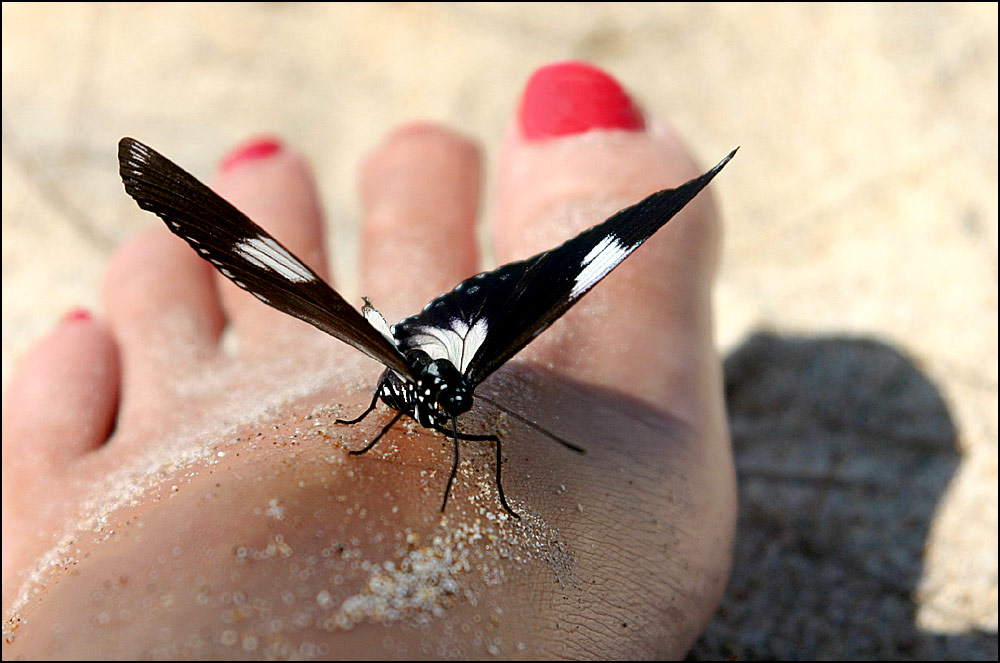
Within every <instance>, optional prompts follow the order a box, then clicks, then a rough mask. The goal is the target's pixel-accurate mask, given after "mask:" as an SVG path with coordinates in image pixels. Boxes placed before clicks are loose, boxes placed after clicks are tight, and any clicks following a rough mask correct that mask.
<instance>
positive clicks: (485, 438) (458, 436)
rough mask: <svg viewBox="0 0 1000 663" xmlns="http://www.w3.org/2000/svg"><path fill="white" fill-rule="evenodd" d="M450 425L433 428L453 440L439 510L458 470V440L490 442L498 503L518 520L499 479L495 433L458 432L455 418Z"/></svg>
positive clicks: (518, 517) (499, 453)
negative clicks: (495, 460)
mask: <svg viewBox="0 0 1000 663" xmlns="http://www.w3.org/2000/svg"><path fill="white" fill-rule="evenodd" d="M452 425H453V428H452V430H446V429H445V428H443V427H441V426H437V425H435V426H434V428H435V429H436V430H437V431H438V432H440V433H444V434H445V435H449V436H451V438H452V439H453V440H455V459H454V461H453V462H452V466H451V476H449V477H448V486H447V487H446V488H445V491H444V503H443V504H442V505H441V510H442V511H444V507H445V504H447V503H448V492H449V491H450V490H451V484H452V481H453V480H454V479H455V474H456V473H457V472H458V441H459V440H463V441H466V442H492V443H494V444H495V445H496V448H497V492H499V493H500V504H501V505H503V508H504V510H505V511H506V512H507V513H509V514H510V515H512V516H513V517H514V518H517V519H518V520H520V519H521V516H519V515H517V512H516V511H514V509H512V508H510V505H509V504H507V497H506V496H505V495H504V493H503V482H502V481H501V479H500V475H501V465H500V458H501V456H502V453H501V448H500V438H499V437H497V436H496V435H473V434H472V433H460V432H458V421H457V420H453V424H452Z"/></svg>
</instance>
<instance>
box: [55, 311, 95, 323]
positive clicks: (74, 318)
mask: <svg viewBox="0 0 1000 663" xmlns="http://www.w3.org/2000/svg"><path fill="white" fill-rule="evenodd" d="M93 317H94V316H93V315H91V313H90V311H88V310H87V309H85V308H75V309H73V310H72V311H70V312H69V313H67V314H66V315H64V316H63V317H62V320H60V322H61V323H62V324H64V325H66V324H70V323H73V322H87V321H88V320H90V319H92V318H93Z"/></svg>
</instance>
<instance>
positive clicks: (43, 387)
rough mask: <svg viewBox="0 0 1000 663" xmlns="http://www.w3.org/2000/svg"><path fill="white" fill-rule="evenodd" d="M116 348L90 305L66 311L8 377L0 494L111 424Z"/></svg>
mask: <svg viewBox="0 0 1000 663" xmlns="http://www.w3.org/2000/svg"><path fill="white" fill-rule="evenodd" d="M118 385H119V365H118V348H117V346H116V344H115V341H114V338H113V337H112V335H111V333H110V331H109V330H108V328H107V327H106V326H105V325H104V324H103V323H101V322H99V321H97V320H95V319H94V318H93V317H92V316H91V315H90V314H89V313H87V312H85V311H82V310H79V311H74V312H72V313H70V314H68V315H67V316H66V317H65V318H64V319H63V320H62V322H60V324H59V325H58V326H57V327H56V329H55V330H53V331H52V332H50V333H49V334H48V335H47V336H46V337H44V338H43V339H41V340H40V341H38V343H36V344H35V345H34V347H32V348H31V350H29V351H28V354H27V355H26V356H25V358H24V359H23V360H22V361H21V363H20V364H19V365H18V367H17V369H16V371H15V373H14V375H13V376H12V377H11V381H10V385H9V387H8V389H7V394H6V396H5V398H4V405H3V469H4V481H3V486H4V502H5V503H6V502H7V492H8V489H13V490H15V491H16V490H18V487H17V484H19V483H21V482H23V481H27V480H30V479H33V478H35V477H37V476H38V475H39V474H43V473H46V472H51V471H53V469H56V468H60V467H61V466H64V465H66V464H67V463H69V462H70V461H72V460H73V459H74V458H76V457H78V456H80V455H82V454H84V453H85V452H87V451H89V450H91V449H94V448H96V447H98V446H100V445H101V444H102V443H103V442H104V441H105V440H106V439H107V437H108V435H109V433H110V432H111V429H112V427H113V425H114V421H115V414H116V408H117V403H118Z"/></svg>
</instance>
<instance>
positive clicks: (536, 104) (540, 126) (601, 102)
mask: <svg viewBox="0 0 1000 663" xmlns="http://www.w3.org/2000/svg"><path fill="white" fill-rule="evenodd" d="M518 121H519V124H520V125H521V132H522V134H523V135H524V137H525V138H527V139H528V140H543V139H545V138H555V137H557V136H566V135H570V134H578V133H583V132H585V131H590V130H592V129H625V130H628V131H641V130H642V129H644V128H645V122H644V120H643V118H642V112H641V111H640V110H639V108H638V107H637V106H636V105H635V103H634V102H633V101H632V99H631V97H629V96H628V93H627V92H625V90H624V89H623V88H622V86H621V85H620V84H619V83H618V81H616V80H615V79H614V78H612V77H611V76H610V75H609V74H607V73H606V72H604V71H602V70H600V69H598V68H597V67H595V66H593V65H590V64H587V63H585V62H576V61H569V62H557V63H555V64H550V65H546V66H544V67H541V68H540V69H538V70H536V71H535V73H534V74H532V75H531V78H530V79H529V80H528V84H527V85H526V86H525V88H524V93H523V94H522V95H521V106H520V109H519V110H518Z"/></svg>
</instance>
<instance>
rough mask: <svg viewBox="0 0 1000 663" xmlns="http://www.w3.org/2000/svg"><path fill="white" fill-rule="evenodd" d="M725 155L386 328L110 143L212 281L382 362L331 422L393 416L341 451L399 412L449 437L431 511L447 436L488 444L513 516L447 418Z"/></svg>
mask: <svg viewBox="0 0 1000 663" xmlns="http://www.w3.org/2000/svg"><path fill="white" fill-rule="evenodd" d="M737 149H739V148H737ZM735 154H736V150H733V151H732V152H730V153H729V155H728V156H726V158H725V159H723V160H722V161H720V162H719V164H718V165H716V166H715V167H714V168H712V169H711V170H709V171H708V172H706V173H705V174H703V175H701V176H700V177H697V178H695V179H693V180H691V181H689V182H687V183H686V184H682V185H681V186H679V187H677V188H675V189H664V190H663V191H659V192H657V193H654V194H652V195H650V196H648V197H647V198H645V199H644V200H642V201H640V202H638V203H636V204H635V205H632V206H631V207H627V208H625V209H623V210H621V211H619V212H618V213H616V214H614V215H613V216H611V217H610V218H608V219H607V220H606V221H604V222H603V223H600V224H598V225H596V226H594V227H592V228H590V229H589V230H585V231H583V232H582V233H580V234H579V235H577V236H576V237H574V238H572V239H570V240H568V241H566V242H564V243H563V244H561V245H559V246H557V247H556V248H554V249H551V250H549V251H545V252H543V253H539V254H538V255H536V256H533V257H531V258H528V259H526V260H520V261H517V262H512V263H509V264H506V265H503V266H502V267H499V268H497V269H495V270H493V271H491V272H482V273H480V274H476V275H475V276H473V277H471V278H468V279H466V280H464V281H462V282H461V283H459V284H458V285H457V286H455V288H454V289H453V290H451V291H450V292H447V293H445V294H443V295H440V296H439V297H437V298H436V299H434V300H432V301H431V302H430V303H429V304H427V306H425V307H424V309H423V310H422V311H421V312H419V313H417V314H416V315H412V316H410V317H408V318H405V319H404V320H402V321H400V322H398V323H396V324H395V325H393V326H391V327H390V326H389V325H388V323H386V321H385V318H384V317H383V316H382V314H381V313H379V312H378V310H376V309H375V307H374V306H372V304H371V302H370V301H368V299H367V298H364V299H363V301H364V305H363V306H362V308H361V311H360V312H359V311H358V310H357V309H355V308H354V307H352V306H351V305H350V304H348V303H347V302H346V301H345V300H344V298H343V297H341V296H340V294H338V293H337V291H336V290H334V289H333V288H331V287H330V286H329V285H327V284H326V283H325V282H324V281H323V280H322V279H321V278H320V277H319V276H318V275H317V274H316V273H315V272H314V271H313V270H312V269H310V268H309V267H308V266H307V265H306V264H305V263H303V262H302V261H301V260H299V259H298V258H296V257H295V255H293V254H292V252H291V251H289V250H288V249H286V248H285V247H284V246H282V245H281V243H280V242H279V241H278V240H276V239H275V238H274V237H272V236H271V235H270V234H268V233H267V232H266V231H265V230H264V229H263V228H261V227H260V226H258V225H257V224H256V223H254V222H253V221H251V220H250V219H249V218H247V217H246V215H244V214H243V213H242V212H240V211H239V210H237V209H236V208H235V207H233V206H232V205H231V204H229V203H228V202H226V201H225V200H223V199H222V198H221V197H220V196H219V195H217V194H216V193H214V192H213V191H212V190H211V189H209V188H208V187H207V186H205V185H204V184H202V183H201V182H199V181H198V180H197V179H196V178H195V177H193V176H192V175H190V174H189V173H187V172H186V171H185V170H183V169H182V168H180V167H179V166H177V165H176V164H174V163H173V162H172V161H170V160H169V159H167V158H166V157H164V156H163V155H161V154H159V153H158V152H156V151H155V150H153V149H152V148H150V147H148V146H146V145H144V144H142V143H140V142H139V141H137V140H135V139H134V138H122V139H121V141H119V143H118V162H119V167H120V173H121V177H122V182H123V183H124V184H125V191H126V192H127V193H128V194H129V195H130V196H132V198H134V199H135V201H136V202H137V203H138V204H139V207H140V208H142V209H144V210H147V211H150V212H153V213H154V214H156V215H157V216H159V217H160V218H161V219H162V220H163V221H164V222H165V223H166V224H167V227H168V228H169V229H170V230H171V232H173V233H174V234H175V235H177V236H179V237H181V238H182V239H184V240H185V241H186V242H187V243H188V244H189V245H190V246H191V248H193V249H194V250H195V251H197V252H198V254H199V255H200V256H201V257H202V258H204V259H205V260H207V261H208V262H210V263H211V264H212V265H214V266H215V268H216V269H217V270H218V271H219V272H221V273H222V275H223V276H225V277H226V278H228V279H229V280H230V281H232V282H233V283H235V284H236V285H237V286H239V287H240V288H242V289H244V290H246V291H247V292H249V293H250V294H252V295H253V296H254V297H256V298H257V299H259V300H260V301H262V302H264V303H265V304H267V305H269V306H272V307H274V308H276V309H278V310H279V311H282V312H284V313H287V314H288V315H292V316H295V317H296V318H299V319H301V320H304V321H305V322H308V323H309V324H311V325H313V326H314V327H316V328H318V329H320V330H322V331H324V332H326V333H328V334H330V335H331V336H333V337H335V338H338V339H340V340H341V341H344V342H345V343H348V344H350V345H352V346H354V347H355V348H357V349H358V350H360V351H361V352H363V353H365V354H367V355H368V356H370V357H372V358H373V359H375V360H376V361H379V362H381V363H382V364H383V365H384V366H385V371H384V372H383V373H382V375H381V377H380V378H379V381H378V384H377V386H376V388H375V394H374V396H373V398H372V401H371V403H370V404H369V406H368V408H367V409H366V410H365V411H364V412H362V413H361V415H360V416H358V417H356V418H354V419H349V420H345V419H338V420H337V423H340V424H356V423H358V422H360V421H362V420H363V419H364V418H365V417H367V416H368V415H369V414H370V413H371V412H372V411H373V410H374V409H375V408H376V406H377V404H378V401H379V400H382V401H383V402H384V403H385V404H386V405H388V406H389V407H390V408H392V409H394V410H395V411H396V413H395V414H394V415H393V417H392V418H391V420H390V421H389V423H387V424H386V425H385V426H384V427H383V428H382V430H381V432H380V433H379V434H378V435H376V436H375V437H374V438H373V439H372V440H371V442H369V443H368V444H367V445H366V446H365V447H364V448H363V449H358V450H353V451H350V453H351V454H363V453H365V452H367V451H369V450H370V449H371V448H372V447H374V446H375V444H376V443H377V442H378V441H379V440H380V439H381V438H382V436H384V435H385V434H386V433H387V432H388V431H389V429H390V428H392V427H393V426H394V425H395V424H396V422H398V421H399V419H400V418H401V417H402V416H403V415H404V414H406V415H409V416H410V417H412V418H414V419H415V420H416V421H417V422H419V423H420V425H421V426H424V427H425V428H430V429H433V430H436V431H438V432H441V433H443V434H444V435H445V436H449V437H451V438H452V440H453V444H454V454H453V461H452V468H451V474H450V475H449V476H448V483H447V485H446V486H445V491H444V499H443V501H442V503H441V511H442V512H443V511H444V510H445V506H446V505H447V503H448V494H449V492H450V491H451V486H452V482H453V481H454V479H455V474H456V472H457V470H458V448H459V445H458V442H459V440H466V441H468V440H471V441H485V442H492V443H493V444H494V445H495V448H496V483H497V492H498V494H499V498H500V503H501V505H502V506H503V508H504V509H505V510H506V511H507V513H509V514H510V515H511V516H513V517H514V518H519V517H520V516H518V514H517V513H516V512H515V511H514V510H513V509H512V508H511V507H510V505H509V504H508V503H507V498H506V496H505V495H504V492H503V483H502V482H501V471H500V468H501V455H502V454H501V440H500V438H499V437H498V436H496V435H488V434H487V435H477V434H470V433H465V432H462V431H459V429H458V417H459V415H461V414H463V413H465V412H468V411H469V409H471V407H472V404H473V400H474V393H475V389H476V387H477V386H478V385H479V384H480V383H481V382H483V380H485V379H486V378H487V377H488V376H489V375H490V374H491V373H493V372H494V371H496V370H497V369H498V368H500V367H501V366H503V365H504V364H505V363H506V362H507V361H508V360H510V359H511V357H513V356H514V355H516V354H517V353H518V352H519V351H520V350H521V349H522V348H524V346H526V345H527V344H528V343H530V342H531V341H532V339H534V338H535V337H536V336H538V335H539V334H540V333H542V332H543V331H544V330H545V329H546V328H548V326H549V325H551V324H552V323H553V322H555V321H556V320H557V319H558V318H559V317H560V316H561V315H562V314H563V313H565V312H566V311H567V310H569V308H570V307H571V306H573V305H574V304H576V302H578V301H579V300H580V298H581V297H583V295H584V294H586V293H587V291H589V290H590V289H591V288H592V287H594V286H595V285H596V284H597V283H598V282H600V281H601V279H603V278H604V277H605V276H607V275H608V273H609V272H611V270H612V269H614V268H615V267H617V266H618V265H619V264H620V263H621V262H622V261H623V260H625V258H627V257H628V256H629V255H630V254H631V253H632V252H633V251H635V250H636V249H637V248H638V247H639V246H640V245H641V244H642V243H643V242H645V241H646V240H647V239H649V238H650V237H651V236H652V235H653V233H655V232H656V231H657V230H659V229H660V228H661V227H663V225H664V224H666V223H667V221H669V220H670V219H671V218H672V217H673V216H674V215H675V214H677V212H679V211H680V210H681V209H682V208H683V207H684V206H685V205H686V204H687V203H688V202H690V201H691V199H693V198H694V197H695V196H696V195H697V194H698V193H699V192H700V191H701V190H702V189H703V188H705V186H707V185H708V183H709V182H711V181H712V178H714V177H715V176H716V175H717V174H718V173H719V171H720V170H722V168H723V167H724V166H725V165H726V164H727V163H728V162H729V160H730V159H732V158H733V155H735ZM481 397H482V398H485V397H484V396H481ZM486 400H490V399H486ZM490 402H493V401H492V400H490ZM494 404H495V405H498V407H500V408H501V409H502V410H504V411H506V412H510V411H509V410H507V409H506V408H503V407H502V406H500V405H499V404H497V403H494ZM512 414H514V413H512ZM515 416H516V415H515ZM518 418H519V419H521V420H522V421H525V422H526V423H529V424H531V423H532V422H528V421H527V420H525V419H523V418H521V417H518ZM544 432H546V434H547V435H548V436H549V437H552V438H553V439H555V440H556V441H558V442H560V443H562V444H563V445H565V446H567V447H568V448H570V449H572V450H574V451H577V452H580V453H583V449H581V448H580V447H579V446H577V445H575V444H573V443H571V442H569V441H567V440H564V439H562V438H560V437H559V436H557V435H554V434H552V433H548V432H547V431H544Z"/></svg>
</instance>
